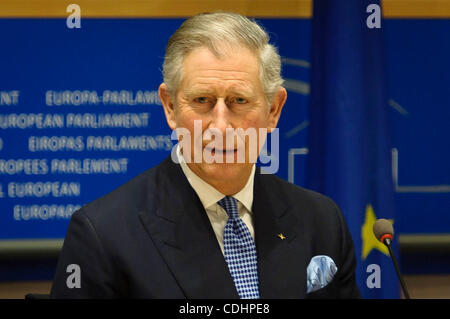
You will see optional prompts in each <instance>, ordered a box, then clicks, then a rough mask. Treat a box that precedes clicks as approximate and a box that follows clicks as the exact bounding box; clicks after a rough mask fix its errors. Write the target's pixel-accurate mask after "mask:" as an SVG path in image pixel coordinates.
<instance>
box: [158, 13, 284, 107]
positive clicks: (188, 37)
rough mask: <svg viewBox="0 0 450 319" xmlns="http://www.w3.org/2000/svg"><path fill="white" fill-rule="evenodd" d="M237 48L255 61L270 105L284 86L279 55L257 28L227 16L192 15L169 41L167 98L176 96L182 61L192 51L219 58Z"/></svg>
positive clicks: (240, 18) (243, 19)
mask: <svg viewBox="0 0 450 319" xmlns="http://www.w3.org/2000/svg"><path fill="white" fill-rule="evenodd" d="M236 45H241V46H244V47H246V48H247V49H249V50H250V51H251V52H253V53H254V54H255V56H256V57H257V58H258V60H259V64H260V67H259V70H260V80H261V84H262V86H263V89H264V94H265V95H266V100H267V102H268V103H269V101H271V100H272V98H273V96H274V94H275V93H276V91H277V90H278V88H279V87H280V86H281V85H282V84H283V79H282V78H281V58H280V55H279V54H278V51H277V49H276V47H275V46H273V45H271V44H270V43H269V35H268V34H267V33H266V32H265V31H264V30H263V28H262V27H261V26H260V25H258V24H257V23H256V22H255V21H252V20H250V19H248V18H246V17H244V16H242V15H240V14H236V13H230V12H214V13H202V14H199V15H195V16H193V17H191V18H189V19H187V20H186V21H184V22H183V24H182V25H181V26H180V28H178V30H177V31H175V33H174V34H173V35H172V36H171V37H170V39H169V41H168V43H167V47H166V54H165V57H164V65H163V77H164V83H165V84H166V86H167V89H168V91H169V94H170V95H172V96H173V97H174V96H175V92H176V90H177V88H178V85H179V84H180V82H181V77H182V73H183V68H182V67H183V59H184V57H185V56H187V55H188V54H189V53H190V52H191V51H193V50H194V49H196V48H199V47H202V46H204V47H207V48H208V49H209V50H210V51H211V52H212V53H213V54H214V55H215V56H217V57H218V58H221V57H223V56H224V55H225V52H227V51H228V52H232V51H229V50H224V49H225V48H228V49H232V48H233V47H236Z"/></svg>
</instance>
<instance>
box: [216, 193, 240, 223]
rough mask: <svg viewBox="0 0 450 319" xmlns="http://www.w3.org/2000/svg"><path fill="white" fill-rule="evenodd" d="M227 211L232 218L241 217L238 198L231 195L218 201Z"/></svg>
mask: <svg viewBox="0 0 450 319" xmlns="http://www.w3.org/2000/svg"><path fill="white" fill-rule="evenodd" d="M217 204H219V205H220V206H221V207H222V208H223V209H225V211H226V212H227V214H228V216H229V217H230V218H239V213H238V207H237V200H236V199H235V198H234V197H231V196H225V197H224V198H222V199H221V200H219V201H218V202H217Z"/></svg>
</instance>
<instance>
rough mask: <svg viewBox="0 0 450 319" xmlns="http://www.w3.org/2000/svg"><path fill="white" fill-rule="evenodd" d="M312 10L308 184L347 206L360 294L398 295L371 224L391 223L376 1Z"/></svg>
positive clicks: (317, 5) (331, 0)
mask: <svg viewBox="0 0 450 319" xmlns="http://www.w3.org/2000/svg"><path fill="white" fill-rule="evenodd" d="M313 12H314V14H313V22H312V35H313V36H312V60H311V104H310V111H309V112H310V114H309V122H310V123H309V124H310V125H309V132H308V134H309V137H308V148H309V154H308V159H307V175H306V176H307V178H306V184H307V187H309V188H311V189H314V190H316V191H319V192H321V193H323V194H326V195H328V196H330V197H331V198H332V199H333V200H334V201H335V202H336V203H337V204H338V205H339V206H340V208H341V210H342V212H343V214H344V217H345V219H346V221H347V224H348V226H349V229H350V232H351V234H352V237H353V240H354V243H355V253H356V258H357V262H358V264H357V269H356V278H357V283H358V286H359V288H360V291H361V294H362V297H364V298H398V297H399V295H400V289H399V284H398V280H397V278H396V274H395V269H394V267H393V264H392V261H391V259H390V257H389V253H388V250H387V248H386V247H385V246H384V245H382V244H381V243H379V242H378V241H377V240H376V239H375V236H374V235H373V232H372V226H373V223H374V222H375V219H377V218H386V219H390V220H392V222H394V226H395V218H394V193H393V182H392V169H391V146H390V141H389V127H388V114H387V111H388V109H387V108H388V104H387V101H388V99H387V94H386V73H385V63H384V49H383V34H382V32H383V23H382V20H381V11H380V4H379V2H378V3H377V1H374V0H370V1H364V0H357V1H347V0H346V1H336V0H320V1H317V0H316V1H314V10H313ZM393 248H394V251H397V249H396V248H397V244H396V242H395V240H394V246H393Z"/></svg>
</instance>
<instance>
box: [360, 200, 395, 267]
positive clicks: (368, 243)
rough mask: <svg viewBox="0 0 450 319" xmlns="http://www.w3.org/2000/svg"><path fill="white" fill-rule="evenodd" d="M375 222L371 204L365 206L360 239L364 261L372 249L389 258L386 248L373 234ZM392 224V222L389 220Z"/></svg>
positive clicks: (375, 218)
mask: <svg viewBox="0 0 450 319" xmlns="http://www.w3.org/2000/svg"><path fill="white" fill-rule="evenodd" d="M376 220H377V217H376V216H375V213H374V211H373V207H372V205H371V204H367V206H366V217H365V220H364V225H363V226H362V227H361V237H362V259H363V260H365V259H366V258H367V256H369V254H370V252H371V251H372V249H378V250H379V251H380V252H382V253H383V254H385V255H386V256H389V250H388V248H387V247H386V246H385V245H384V244H383V243H381V242H380V241H379V240H378V239H377V238H376V237H375V235H374V234H373V224H374V223H375V221H376ZM390 221H391V222H392V223H393V220H390Z"/></svg>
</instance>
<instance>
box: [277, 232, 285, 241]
mask: <svg viewBox="0 0 450 319" xmlns="http://www.w3.org/2000/svg"><path fill="white" fill-rule="evenodd" d="M277 236H278V237H280V239H281V240H285V239H286V236H284V235H283V234H282V233H279V234H278V235H277Z"/></svg>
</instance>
